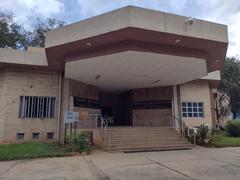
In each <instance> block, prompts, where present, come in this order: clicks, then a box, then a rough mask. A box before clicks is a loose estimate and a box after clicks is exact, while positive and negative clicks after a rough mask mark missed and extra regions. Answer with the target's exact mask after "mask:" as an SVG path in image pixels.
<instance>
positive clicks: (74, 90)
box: [60, 78, 100, 142]
mask: <svg viewBox="0 0 240 180" xmlns="http://www.w3.org/2000/svg"><path fill="white" fill-rule="evenodd" d="M73 97H81V98H89V99H94V100H98V99H99V97H98V90H97V88H96V87H95V86H92V85H88V84H85V83H82V82H79V81H75V80H72V79H66V78H63V80H62V102H61V111H62V113H61V123H60V141H61V142H63V140H64V134H65V132H64V128H65V125H64V113H65V112H66V111H75V112H79V114H80V118H81V119H82V120H83V121H85V120H86V119H88V117H89V116H88V113H100V109H95V108H81V107H74V104H73ZM86 124H87V122H86ZM67 132H68V131H67ZM67 134H69V133H67Z"/></svg>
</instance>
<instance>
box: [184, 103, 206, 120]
mask: <svg viewBox="0 0 240 180" xmlns="http://www.w3.org/2000/svg"><path fill="white" fill-rule="evenodd" d="M203 113H204V112H203V102H183V103H182V117H194V118H198V117H203Z"/></svg>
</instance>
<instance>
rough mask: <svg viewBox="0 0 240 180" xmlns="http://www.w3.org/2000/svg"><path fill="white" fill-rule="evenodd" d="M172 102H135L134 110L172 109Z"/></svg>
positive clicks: (133, 104)
mask: <svg viewBox="0 0 240 180" xmlns="http://www.w3.org/2000/svg"><path fill="white" fill-rule="evenodd" d="M171 107H172V102H171V100H160V101H133V103H132V108H133V109H171Z"/></svg>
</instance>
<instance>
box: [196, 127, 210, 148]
mask: <svg viewBox="0 0 240 180" xmlns="http://www.w3.org/2000/svg"><path fill="white" fill-rule="evenodd" d="M206 139H208V142H207V144H209V143H211V139H212V133H211V131H210V129H209V128H208V127H207V126H205V125H204V124H202V125H201V126H200V128H199V129H198V132H197V135H196V141H197V144H199V145H205V144H206V142H205V141H204V140H206Z"/></svg>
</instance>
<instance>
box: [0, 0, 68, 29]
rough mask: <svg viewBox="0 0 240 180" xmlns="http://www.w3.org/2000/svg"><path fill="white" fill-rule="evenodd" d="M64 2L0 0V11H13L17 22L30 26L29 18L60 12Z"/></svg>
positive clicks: (51, 0)
mask: <svg viewBox="0 0 240 180" xmlns="http://www.w3.org/2000/svg"><path fill="white" fill-rule="evenodd" d="M63 10H64V4H63V3H61V2H59V1H57V0H0V11H2V12H10V13H13V14H14V16H15V19H16V20H17V21H18V22H19V23H23V24H25V25H26V26H30V24H31V20H32V19H36V18H48V17H51V16H52V15H53V14H57V13H61V12H63Z"/></svg>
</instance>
